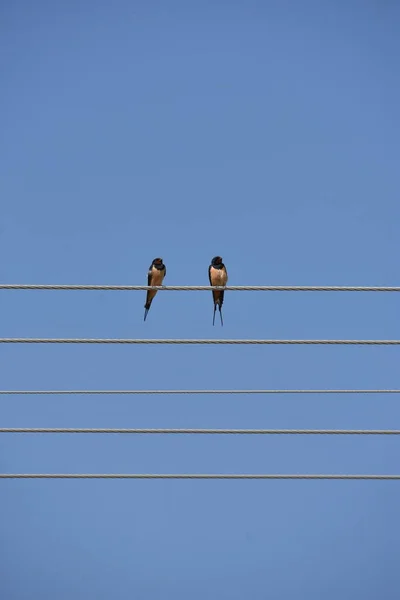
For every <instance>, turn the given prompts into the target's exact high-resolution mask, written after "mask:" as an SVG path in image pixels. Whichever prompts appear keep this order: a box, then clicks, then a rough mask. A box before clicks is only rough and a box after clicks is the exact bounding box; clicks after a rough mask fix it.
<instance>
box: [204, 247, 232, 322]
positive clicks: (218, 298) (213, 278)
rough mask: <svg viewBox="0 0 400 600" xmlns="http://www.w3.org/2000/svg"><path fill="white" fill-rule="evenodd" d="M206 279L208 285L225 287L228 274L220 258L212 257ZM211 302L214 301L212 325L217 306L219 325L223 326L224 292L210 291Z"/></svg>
mask: <svg viewBox="0 0 400 600" xmlns="http://www.w3.org/2000/svg"><path fill="white" fill-rule="evenodd" d="M208 278H209V280H210V285H212V286H215V285H218V286H225V285H226V284H227V281H228V273H227V270H226V267H225V265H224V263H223V262H222V258H221V257H220V256H214V258H213V259H212V261H211V265H210V266H209V267H208ZM212 295H213V301H214V317H213V325H214V323H215V311H216V309H217V306H218V310H219V316H220V318H221V325H223V324H224V321H223V319H222V305H223V303H224V290H212Z"/></svg>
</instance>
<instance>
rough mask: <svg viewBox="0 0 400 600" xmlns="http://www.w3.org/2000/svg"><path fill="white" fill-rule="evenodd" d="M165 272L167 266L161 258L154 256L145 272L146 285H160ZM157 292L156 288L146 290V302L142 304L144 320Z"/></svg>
mask: <svg viewBox="0 0 400 600" xmlns="http://www.w3.org/2000/svg"><path fill="white" fill-rule="evenodd" d="M166 274H167V268H166V266H165V265H164V263H163V259H162V258H155V259H154V260H153V262H152V263H151V265H150V267H149V272H148V273H147V285H154V286H159V285H162V282H163V279H164V277H165V276H166ZM156 294H157V290H147V296H146V304H145V305H144V308H145V311H144V320H146V317H147V313H148V312H149V310H150V306H151V303H152V302H153V299H154V296H155V295H156Z"/></svg>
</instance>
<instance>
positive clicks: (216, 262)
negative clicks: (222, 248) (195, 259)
mask: <svg viewBox="0 0 400 600" xmlns="http://www.w3.org/2000/svg"><path fill="white" fill-rule="evenodd" d="M211 264H212V266H213V267H215V266H216V265H222V258H221V257H220V256H214V258H213V259H212V261H211Z"/></svg>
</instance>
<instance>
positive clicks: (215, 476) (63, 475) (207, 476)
mask: <svg viewBox="0 0 400 600" xmlns="http://www.w3.org/2000/svg"><path fill="white" fill-rule="evenodd" d="M0 479H359V480H378V481H385V480H397V481H398V480H400V475H358V474H357V475H345V474H344V475H341V474H328V475H320V474H315V475H314V474H308V473H307V474H297V473H296V474H294V475H292V474H280V473H277V474H275V473H273V474H272V473H271V474H269V473H268V474H261V473H260V474H250V473H249V474H248V473H240V474H239V473H238V474H230V473H229V474H228V473H227V474H225V473H223V474H218V473H207V474H201V473H173V474H171V473H162V474H161V473H0Z"/></svg>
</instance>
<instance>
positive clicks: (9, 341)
mask: <svg viewBox="0 0 400 600" xmlns="http://www.w3.org/2000/svg"><path fill="white" fill-rule="evenodd" d="M0 344H192V345H193V344H219V345H222V344H231V345H233V344H234V345H238V344H248V345H249V344H256V345H261V344H262V345H264V344H269V345H281V344H286V345H299V344H308V345H320V344H324V345H344V344H345V345H352V346H359V345H364V346H366V345H367V346H398V345H400V340H234V339H226V340H221V339H158V340H157V339H131V338H0Z"/></svg>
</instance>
